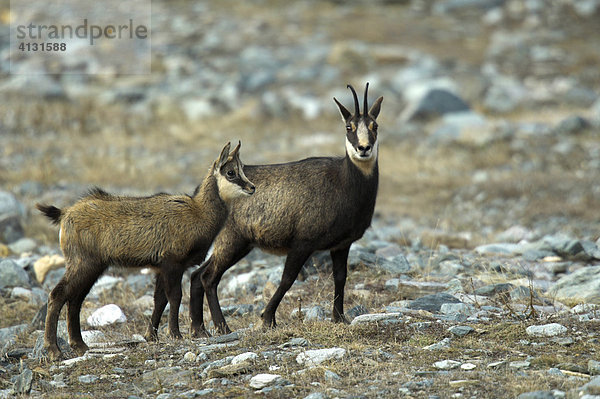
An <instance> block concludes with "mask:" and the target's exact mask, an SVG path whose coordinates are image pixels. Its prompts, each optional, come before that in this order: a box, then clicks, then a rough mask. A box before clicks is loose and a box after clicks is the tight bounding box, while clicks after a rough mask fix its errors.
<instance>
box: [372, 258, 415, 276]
mask: <svg viewBox="0 0 600 399" xmlns="http://www.w3.org/2000/svg"><path fill="white" fill-rule="evenodd" d="M375 266H376V267H379V268H381V269H383V270H385V271H386V272H389V273H392V274H401V273H407V272H409V271H410V264H409V263H408V260H407V259H406V257H405V256H404V255H402V254H400V255H396V256H394V257H393V258H391V259H386V258H379V259H377V260H376V263H375Z"/></svg>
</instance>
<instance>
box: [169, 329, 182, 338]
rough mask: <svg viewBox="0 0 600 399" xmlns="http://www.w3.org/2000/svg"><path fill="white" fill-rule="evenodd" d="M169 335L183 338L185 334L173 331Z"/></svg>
mask: <svg viewBox="0 0 600 399" xmlns="http://www.w3.org/2000/svg"><path fill="white" fill-rule="evenodd" d="M169 335H170V336H171V338H173V339H183V336H182V335H181V333H180V332H179V331H171V332H170V333H169Z"/></svg>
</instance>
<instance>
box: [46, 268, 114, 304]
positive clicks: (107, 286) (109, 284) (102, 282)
mask: <svg viewBox="0 0 600 399" xmlns="http://www.w3.org/2000/svg"><path fill="white" fill-rule="evenodd" d="M49 274H50V273H48V275H49ZM48 275H46V280H47V279H48ZM122 281H123V278H122V277H114V276H109V275H104V276H102V277H100V278H99V279H98V281H96V283H95V284H94V286H93V287H92V289H91V290H90V293H89V294H88V298H98V297H99V296H100V295H102V294H106V293H108V292H109V291H110V290H112V289H113V288H115V287H116V286H117V284H119V283H120V282H122Z"/></svg>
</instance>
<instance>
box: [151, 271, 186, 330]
mask: <svg viewBox="0 0 600 399" xmlns="http://www.w3.org/2000/svg"><path fill="white" fill-rule="evenodd" d="M184 271H185V268H184V267H181V266H179V265H177V266H175V267H173V268H171V269H168V268H165V267H161V273H160V276H161V278H162V280H163V286H164V292H165V294H166V295H167V300H168V301H169V306H170V308H171V310H170V311H169V334H170V335H171V337H172V338H175V339H181V338H183V337H182V336H181V332H180V331H179V306H180V305H181V279H182V278H183V272H184ZM155 311H156V309H155ZM161 313H162V312H161Z"/></svg>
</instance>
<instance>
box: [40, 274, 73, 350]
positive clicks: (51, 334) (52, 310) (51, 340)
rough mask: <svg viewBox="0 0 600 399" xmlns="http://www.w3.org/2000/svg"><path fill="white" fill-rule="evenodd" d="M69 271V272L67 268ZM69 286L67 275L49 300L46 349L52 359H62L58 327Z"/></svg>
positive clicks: (45, 333)
mask: <svg viewBox="0 0 600 399" xmlns="http://www.w3.org/2000/svg"><path fill="white" fill-rule="evenodd" d="M67 270H69V269H68V268H67ZM68 286H69V280H68V277H67V275H65V276H64V277H63V278H62V279H61V280H60V281H59V283H58V284H56V287H54V289H53V290H52V292H51V293H50V297H49V298H48V313H47V314H46V326H45V331H44V347H45V348H46V349H47V350H48V355H49V356H50V359H52V360H57V359H60V357H61V353H60V349H59V348H58V342H57V338H56V329H57V326H58V317H59V316H60V311H61V309H62V307H63V306H64V304H65V302H66V301H67V289H68Z"/></svg>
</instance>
